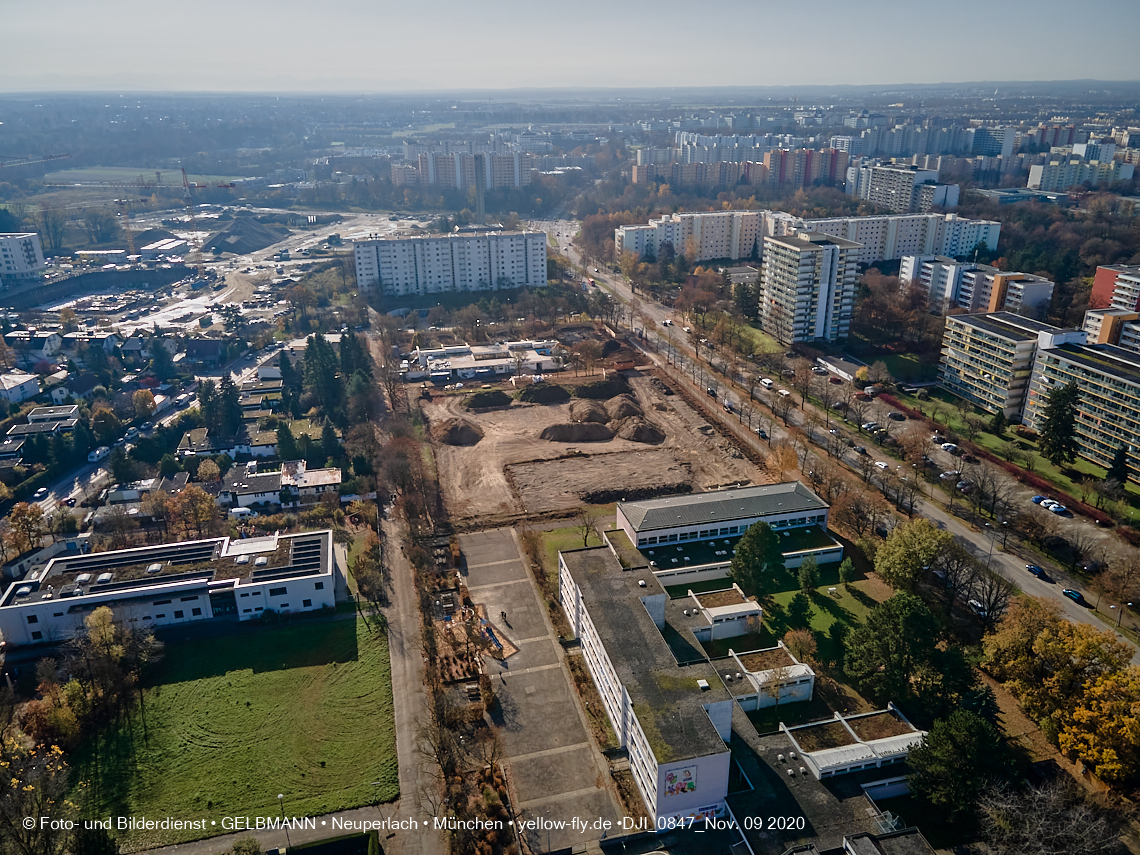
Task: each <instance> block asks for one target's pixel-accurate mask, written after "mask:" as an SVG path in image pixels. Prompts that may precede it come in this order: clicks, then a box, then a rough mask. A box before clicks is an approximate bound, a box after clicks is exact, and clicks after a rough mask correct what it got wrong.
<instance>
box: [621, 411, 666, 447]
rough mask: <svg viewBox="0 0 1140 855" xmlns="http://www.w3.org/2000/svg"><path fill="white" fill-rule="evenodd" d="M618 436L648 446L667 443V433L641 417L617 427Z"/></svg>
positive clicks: (629, 419)
mask: <svg viewBox="0 0 1140 855" xmlns="http://www.w3.org/2000/svg"><path fill="white" fill-rule="evenodd" d="M616 433H617V435H618V436H620V437H621V438H622V439H628V440H630V441H631V442H644V443H646V444H647V445H660V444H661V443H663V442H664V441H665V432H664V431H663V430H661V428H659V427H657V425H655V424H653V422H650V421H646V420H645V419H643V418H641V417H640V416H633V417H632V418H628V419H625V420H623V421H622V422H621V424H619V425H618V426H617V431H616Z"/></svg>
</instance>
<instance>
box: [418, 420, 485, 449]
mask: <svg viewBox="0 0 1140 855" xmlns="http://www.w3.org/2000/svg"><path fill="white" fill-rule="evenodd" d="M431 435H432V437H434V438H435V440H436V442H442V443H445V444H447V445H475V443H477V442H478V441H479V440H481V439H482V438H483V431H481V430H479V428H477V427H476V426H475V425H473V424H471V422H469V421H465V420H464V419H445V420H444V421H442V422H439V423H438V424H434V425H432V426H431Z"/></svg>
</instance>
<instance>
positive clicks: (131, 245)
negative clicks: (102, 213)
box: [115, 199, 135, 255]
mask: <svg viewBox="0 0 1140 855" xmlns="http://www.w3.org/2000/svg"><path fill="white" fill-rule="evenodd" d="M115 204H117V205H118V206H119V213H120V214H122V215H123V231H125V232H126V233H127V249H129V250H130V254H131V255H134V254H135V236H134V233H133V232H131V209H130V208H129V207H128V206H127V200H126V199H116V200H115Z"/></svg>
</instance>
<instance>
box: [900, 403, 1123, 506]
mask: <svg viewBox="0 0 1140 855" xmlns="http://www.w3.org/2000/svg"><path fill="white" fill-rule="evenodd" d="M929 391H930V397H931V400H929V401H920V400H918V399H917V398H916V397H915V396H914V395H907V394H904V393H902V392H898V391H892V392H891V394H892V395H893V396H894V397H896V398H898V399H899V401H901V402H902V403H904V404H906V405H907V406H908V407H911V408H912V409H916V410H921V411H922V412H924V413H926V414H927V415H932V406H933V404H934V402H936V401H937V402H941V403H942V406H941V409H940V412H939V413H938V416H939V421H940V422H941V423H942V424H944V425H946V426H947V427H949V428H950V429H951V430H953V431H956V432H957V433H959V434H964V433H965V420H964V418H963V416H962V414H961V413H959V411H958V409H957V406H956V404H957V402H958V399H957V398H955V397H954V396H953V395H951V394H950V393H949V392H947V391H945V390H944V389H931V390H929ZM970 414H974V415H977V416H980V417H982V418H984V419H986V421H987V422H988V421H989V419H990V418H992V416H991V415H990V414H989V413H986V412H984V411H982V410H981V409H978V408H976V407H971V408H970V409H969V410H967V411H966V415H970ZM1008 442H1012V443H1014V444H1015V445H1017V446H1018V447H1019V449H1020V450H1021V452H1022V453H1023V454H1024V453H1027V452H1035V453H1036V454H1037V458H1036V463H1035V464H1034V467H1033V474H1034V475H1037V476H1039V477H1041V478H1044V479H1045V480H1047V481H1050V482H1051V483H1053V484H1054V485H1055V486H1056V488H1057V489H1058V490H1064V491H1065V492H1066V493H1069V494H1070V495H1073V496H1076V497H1077V498H1080V496H1081V490H1082V488H1081V485H1080V484H1079V483H1078V482H1079V481H1080V480H1081V479H1082V478H1084V477H1086V476H1088V477H1091V478H1094V479H1095V480H1097V481H1102V480H1104V477H1105V476H1106V475H1107V474H1108V472H1107V470H1105V469H1102V468H1101V467H1099V466H1097V465H1096V464H1095V463H1090V462H1089V461H1088V460H1085V459H1084V458H1081V457H1078V458H1077V459H1076V461H1075V462H1074V463H1073V464H1072V465H1071V466H1068V467H1065V470H1072V471H1073V472H1074V473H1076V475H1075V479H1076V480H1074V477H1073V476H1071V475H1069V474H1068V473H1067V471H1065V470H1062V469H1060V468H1058V467H1057V466H1054V465H1053V464H1052V463H1050V462H1049V461H1048V460H1046V459H1045V458H1044V457H1042V456H1041V453H1040V450H1039V448H1038V447H1037V443H1036V442H1033V441H1031V440H1028V439H1022V438H1021V437H1019V436H1016V435H1015V434H1014V433H1013V429H1012V428H1010V429H1009V430H1007V431H1005V433H1003V434H1002V435H1001V436H1000V437H999V436H995V435H994V434H992V433H990V432H989V431H988V430H983V431H980V432H979V433H978V434H977V435H976V436H975V437H974V443H975V444H977V445H980V446H981V447H982V448H984V449H986V450H987V451H989V452H990V453H992V454H995V455H997V456H998V457H1000V458H1002V459H1003V460H1004V459H1005V455H1004V447H1005V444H1006V443H1008ZM1127 492H1128V501H1129V503H1131V504H1132V506H1133V507H1140V486H1137V485H1136V484H1133V483H1131V482H1129V484H1128V485H1127Z"/></svg>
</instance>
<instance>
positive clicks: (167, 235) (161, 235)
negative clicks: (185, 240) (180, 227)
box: [134, 229, 178, 247]
mask: <svg viewBox="0 0 1140 855" xmlns="http://www.w3.org/2000/svg"><path fill="white" fill-rule="evenodd" d="M176 237H178V235H176V234H174V232H168V231H167V230H166V229H147V230H146V231H143V232H139V233H138V234H136V235H134V238H135V246H140V247H141V246H146V245H147V244H151V243H158V242H159V241H160V240H170V239H171V238H176Z"/></svg>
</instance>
